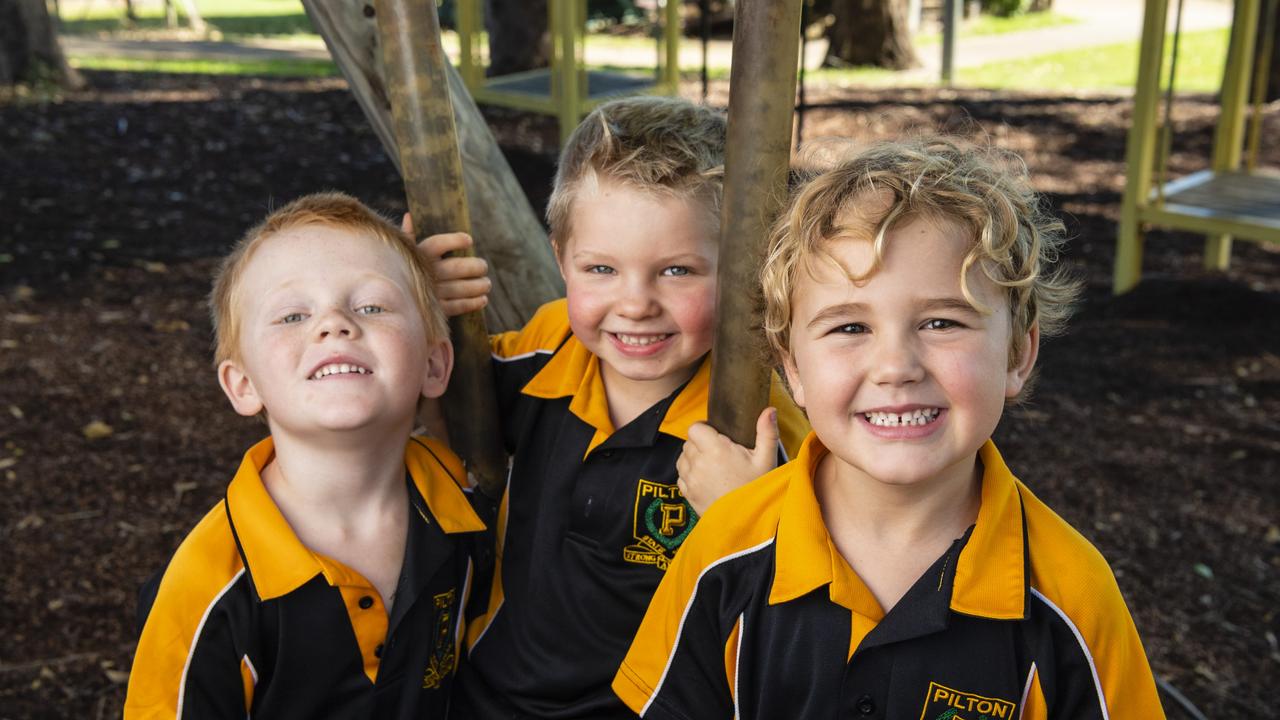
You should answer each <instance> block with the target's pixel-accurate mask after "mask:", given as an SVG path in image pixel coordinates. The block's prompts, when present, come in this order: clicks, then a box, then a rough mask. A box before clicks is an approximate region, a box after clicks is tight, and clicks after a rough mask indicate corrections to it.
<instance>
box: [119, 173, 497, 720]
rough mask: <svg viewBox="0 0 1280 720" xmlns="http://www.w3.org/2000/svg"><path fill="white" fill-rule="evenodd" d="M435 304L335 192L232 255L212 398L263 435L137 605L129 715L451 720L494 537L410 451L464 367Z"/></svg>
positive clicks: (396, 239) (406, 258) (355, 205)
mask: <svg viewBox="0 0 1280 720" xmlns="http://www.w3.org/2000/svg"><path fill="white" fill-rule="evenodd" d="M434 288H435V280H434V279H433V277H432V276H431V268H430V265H429V264H428V263H427V262H426V261H425V260H424V259H423V258H422V257H421V256H420V255H419V253H418V252H417V249H416V247H415V246H414V244H413V241H412V240H411V239H410V238H409V237H408V236H406V235H405V234H404V233H403V232H402V231H400V230H399V229H398V228H396V227H395V226H394V225H392V224H390V223H388V222H387V221H386V220H385V219H383V218H381V217H379V216H377V215H376V214H375V213H373V212H372V211H371V210H369V209H368V208H367V207H365V206H364V205H362V204H361V203H359V202H358V201H356V200H355V199H353V198H351V197H348V196H345V195H341V194H337V193H326V194H319V195H310V196H306V197H303V198H300V199H298V200H295V201H294V202H292V203H289V204H288V205H286V206H285V207H283V208H280V209H279V210H277V211H275V212H273V213H271V214H270V215H269V216H268V217H267V218H266V220H264V221H263V222H262V224H260V225H258V226H257V227H255V228H253V229H252V230H250V231H249V232H248V233H247V234H246V235H245V236H244V238H243V239H242V240H240V242H239V243H238V244H237V245H236V246H235V248H234V249H233V250H232V251H231V253H230V254H229V255H228V257H227V258H226V259H225V260H224V262H223V263H222V266H221V268H220V269H219V271H218V274H217V277H216V279H215V282H214V289H213V293H212V295H211V297H210V308H211V311H212V315H213V324H214V329H215V332H216V335H217V348H216V352H215V362H216V365H217V374H218V382H219V384H220V385H221V387H222V390H223V392H224V393H225V394H226V396H227V399H228V400H229V401H230V402H231V405H232V407H233V408H234V409H235V410H236V412H237V413H239V414H241V415H244V416H255V415H258V416H261V417H263V419H264V420H265V422H266V425H267V427H268V428H269V429H270V433H271V434H270V436H269V437H268V438H266V439H265V440H263V441H261V442H259V443H258V444H257V445H254V446H253V447H252V448H250V449H249V451H248V452H247V453H245V456H244V461H243V462H242V463H241V465H240V470H239V472H237V473H236V476H235V478H234V479H233V480H232V481H231V484H230V486H229V487H228V488H227V492H226V497H225V499H224V500H223V501H222V502H220V503H218V504H217V505H216V506H215V507H214V508H213V509H212V510H211V511H210V512H209V513H208V514H207V515H206V516H205V517H204V519H202V520H201V521H200V523H199V524H198V525H196V527H195V529H193V530H192V531H191V533H190V534H188V535H187V537H186V538H185V539H184V540H183V541H182V544H181V545H180V546H179V547H178V549H177V551H176V552H175V553H174V555H173V558H172V559H171V560H170V562H169V564H168V567H167V568H166V569H165V570H164V572H163V574H162V575H161V576H160V577H158V578H157V580H156V582H158V585H153V586H151V587H150V588H148V589H145V590H144V600H143V602H142V609H141V615H142V616H143V617H144V618H145V624H144V626H143V629H142V636H141V638H140V640H139V643H138V649H137V653H136V655H135V657H134V663H133V670H132V672H131V674H130V678H129V690H128V696H127V697H126V700H125V717H126V718H173V717H196V718H214V717H216V718H244V717H254V718H273V717H344V718H354V717H368V718H425V717H444V716H445V713H446V711H447V708H448V704H449V700H450V695H451V689H452V686H453V675H454V670H455V668H456V666H457V659H458V657H459V650H460V645H461V639H462V631H463V623H462V608H463V607H464V606H465V605H466V602H467V598H468V593H469V589H470V586H471V575H472V562H471V556H472V547H471V546H472V544H473V543H474V542H476V533H477V532H479V531H481V530H483V529H484V525H483V523H482V522H481V521H480V519H479V517H478V516H477V515H476V513H475V512H474V511H473V510H472V508H471V505H470V503H469V500H468V498H467V496H466V494H465V493H464V482H465V477H466V476H465V474H464V471H463V469H462V464H461V462H460V461H459V460H458V458H457V457H456V456H455V455H454V454H453V453H451V452H450V451H449V450H448V449H447V448H446V447H444V446H443V445H441V444H440V443H438V442H436V441H434V440H429V439H426V438H421V437H413V436H412V435H411V433H412V431H413V428H414V425H415V412H416V409H417V405H418V401H419V399H421V398H435V397H438V396H439V395H440V394H441V393H442V392H443V391H444V388H445V385H446V383H447V382H448V379H449V373H450V370H451V368H452V363H453V351H452V347H451V345H450V344H449V338H448V331H447V328H446V326H445V324H444V318H443V315H442V313H441V312H440V309H439V307H438V302H437V299H436V297H435V292H434Z"/></svg>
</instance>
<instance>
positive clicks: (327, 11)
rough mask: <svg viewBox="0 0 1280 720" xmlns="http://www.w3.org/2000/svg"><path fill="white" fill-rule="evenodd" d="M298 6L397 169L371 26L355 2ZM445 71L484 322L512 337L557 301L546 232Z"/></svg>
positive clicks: (314, 1) (558, 283)
mask: <svg viewBox="0 0 1280 720" xmlns="http://www.w3.org/2000/svg"><path fill="white" fill-rule="evenodd" d="M302 6H303V7H304V8H306V11H307V15H308V16H309V17H310V18H311V22H312V23H313V24H314V25H315V28H316V30H317V31H318V32H319V33H320V34H321V35H322V36H323V37H324V39H325V44H326V45H328V46H329V53H330V54H331V55H332V56H333V60H334V62H335V63H337V65H338V67H339V69H341V70H342V74H343V76H344V77H346V79H347V83H348V84H349V85H350V86H351V93H352V94H353V95H355V97H356V100H357V101H358V102H359V103H360V108H361V109H362V110H364V113H365V117H366V118H368V120H369V124H370V125H372V126H373V130H374V133H375V134H377V136H378V139H379V140H381V141H382V145H383V147H384V148H386V150H387V154H388V155H389V156H390V157H391V159H392V160H393V161H394V162H395V163H396V165H397V167H399V163H400V152H399V149H398V146H397V144H396V139H395V133H394V132H393V129H392V122H391V101H390V99H389V98H388V95H387V87H386V82H385V79H384V74H383V73H384V69H383V67H382V62H381V48H380V47H379V45H378V32H377V22H376V21H375V20H374V18H372V17H370V16H368V15H365V14H364V12H363V7H364V6H363V5H362V4H361V3H352V2H348V1H347V0H303V3H302ZM445 70H446V73H447V74H448V76H449V90H450V92H451V93H452V98H453V112H454V122H455V125H456V127H457V133H458V145H459V147H458V151H459V152H460V153H461V155H462V165H463V168H462V169H463V181H464V184H465V185H466V189H467V205H468V209H469V210H470V213H471V232H472V235H473V236H474V237H475V242H476V251H477V254H479V255H480V256H482V257H484V258H485V259H486V260H488V261H489V277H490V279H491V280H493V288H492V289H491V290H490V291H489V305H488V307H486V308H485V319H486V321H487V322H488V325H489V328H490V329H491V330H492V331H494V332H499V331H502V330H514V329H516V328H519V327H520V326H522V325H524V323H525V321H527V320H528V319H529V317H530V316H532V315H533V313H534V311H535V310H537V309H538V307H539V306H540V305H542V304H543V303H545V302H547V301H548V300H553V299H555V298H557V297H564V283H563V281H562V280H561V279H560V273H559V271H558V270H557V268H556V262H555V256H554V255H553V254H552V252H551V243H550V242H548V241H547V234H546V231H544V230H543V229H542V223H540V222H539V221H538V216H537V215H536V214H535V213H534V211H533V208H531V207H530V206H529V201H528V200H527V199H526V198H525V195H524V191H523V190H521V189H520V184H519V183H518V182H517V181H516V178H515V175H514V174H513V173H512V172H511V166H510V165H508V164H507V161H506V158H504V157H503V155H502V151H501V150H500V149H499V148H498V143H497V141H495V140H494V138H493V133H491V132H489V126H488V125H486V124H485V121H484V116H482V115H481V114H480V110H479V108H477V107H476V104H475V102H474V101H473V100H472V99H471V96H470V95H468V94H467V89H466V86H465V85H463V84H462V79H461V78H460V77H458V73H457V72H456V71H455V70H454V69H453V66H452V65H446V67H445Z"/></svg>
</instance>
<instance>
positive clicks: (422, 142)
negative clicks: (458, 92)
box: [375, 0, 507, 498]
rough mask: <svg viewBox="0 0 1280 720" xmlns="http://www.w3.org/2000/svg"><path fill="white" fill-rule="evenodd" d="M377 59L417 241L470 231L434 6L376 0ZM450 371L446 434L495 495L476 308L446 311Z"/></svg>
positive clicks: (495, 434)
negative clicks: (450, 343)
mask: <svg viewBox="0 0 1280 720" xmlns="http://www.w3.org/2000/svg"><path fill="white" fill-rule="evenodd" d="M375 7H376V15H377V18H378V34H379V36H380V38H381V43H382V62H383V65H384V69H385V72H386V78H387V94H388V96H389V97H390V99H391V116H392V121H393V127H394V130H395V136H396V139H397V145H398V146H399V149H400V153H399V154H400V169H401V174H402V176H403V177H404V187H405V193H406V194H407V196H408V200H409V212H410V214H412V215H413V224H414V232H415V233H416V234H417V238H416V239H418V240H421V239H422V238H424V237H426V236H427V235H432V234H435V233H440V232H449V231H462V232H470V231H471V219H470V217H469V215H468V213H467V198H466V193H465V190H464V185H463V177H462V160H461V158H460V156H459V155H458V143H457V137H456V133H455V130H454V124H453V107H452V104H451V101H450V98H449V81H448V77H447V76H446V74H445V65H446V62H447V61H446V60H445V56H444V48H443V47H442V46H441V45H440V23H439V19H438V17H437V16H436V6H435V3H432V2H423V1H422V0H376V5H375ZM449 327H450V330H451V332H452V335H453V347H454V357H455V361H454V371H453V377H452V378H451V379H450V381H449V390H448V392H447V393H446V394H445V401H444V404H443V409H444V415H445V421H446V422H447V423H448V426H449V440H450V443H451V444H452V445H453V448H454V449H455V450H456V451H457V452H458V454H459V455H461V456H462V457H463V458H464V459H465V460H466V461H467V469H468V471H469V472H470V473H471V474H472V475H473V476H474V477H475V479H476V481H477V482H478V483H479V485H480V489H481V490H482V491H484V492H485V493H486V494H487V495H489V496H490V497H493V498H497V497H500V496H501V494H502V487H503V484H504V483H505V481H506V465H507V463H506V454H505V452H504V450H503V447H502V443H501V440H500V435H499V432H500V431H499V429H498V428H499V427H500V425H499V424H498V401H497V395H496V394H495V392H494V387H493V378H492V375H491V371H490V365H489V364H490V362H491V360H490V359H489V354H490V350H489V332H488V330H487V328H486V327H485V322H484V314H483V313H481V312H479V311H477V312H473V313H468V314H466V315H462V316H458V317H454V318H450V320H449Z"/></svg>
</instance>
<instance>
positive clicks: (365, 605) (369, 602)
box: [358, 595, 373, 610]
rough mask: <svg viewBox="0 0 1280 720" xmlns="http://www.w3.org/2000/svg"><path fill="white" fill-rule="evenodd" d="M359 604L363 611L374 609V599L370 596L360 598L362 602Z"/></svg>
mask: <svg viewBox="0 0 1280 720" xmlns="http://www.w3.org/2000/svg"><path fill="white" fill-rule="evenodd" d="M358 604H359V605H360V609H361V610H368V609H369V608H371V607H373V598H371V597H369V596H368V595H365V596H364V597H362V598H360V602H359V603H358Z"/></svg>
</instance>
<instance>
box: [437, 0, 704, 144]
mask: <svg viewBox="0 0 1280 720" xmlns="http://www.w3.org/2000/svg"><path fill="white" fill-rule="evenodd" d="M483 5H484V3H483V2H482V0H458V4H457V24H458V43H459V50H460V52H459V62H458V72H459V74H460V75H461V76H462V80H463V82H465V83H466V86H467V90H468V91H470V94H471V97H472V98H474V99H475V101H476V102H481V103H488V104H492V105H501V106H504V107H511V108H515V109H517V110H526V111H529V112H536V113H542V114H544V115H553V116H555V117H556V119H557V121H558V122H559V125H560V140H561V142H563V141H564V139H565V138H567V137H568V136H569V133H570V132H572V130H573V128H574V127H576V126H577V124H578V121H579V120H581V119H582V118H583V116H584V115H586V114H587V113H589V112H591V110H592V108H594V107H595V106H597V105H599V104H600V103H602V102H605V101H606V100H609V99H612V98H616V97H619V96H622V95H635V94H644V93H648V94H657V95H674V94H676V89H677V86H678V83H679V80H680V67H679V51H680V2H679V0H667V1H666V2H664V3H663V6H662V10H661V11H660V17H661V18H662V20H661V22H659V23H656V24H655V27H656V29H657V30H658V33H657V36H656V38H655V40H656V43H655V50H656V53H655V54H656V61H657V62H656V65H655V67H654V74H653V76H652V77H641V76H637V75H634V74H628V73H621V72H606V71H602V70H587V69H586V66H585V63H584V61H583V51H584V49H585V47H586V41H587V37H586V35H587V32H586V30H587V0H548V2H547V15H548V22H547V27H548V28H549V30H550V36H551V66H550V67H548V68H539V69H535V70H529V71H526V72H520V73H513V74H510V75H502V76H499V77H488V78H487V77H485V63H484V50H483V49H484V47H485V35H484V22H483Z"/></svg>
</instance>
